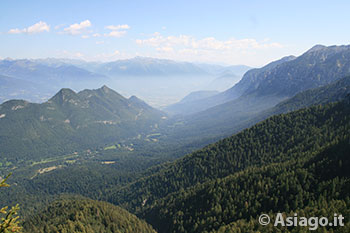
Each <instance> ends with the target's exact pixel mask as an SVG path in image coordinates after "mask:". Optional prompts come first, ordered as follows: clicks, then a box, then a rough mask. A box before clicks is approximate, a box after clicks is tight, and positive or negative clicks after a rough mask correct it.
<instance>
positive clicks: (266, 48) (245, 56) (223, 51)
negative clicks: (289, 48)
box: [135, 32, 284, 66]
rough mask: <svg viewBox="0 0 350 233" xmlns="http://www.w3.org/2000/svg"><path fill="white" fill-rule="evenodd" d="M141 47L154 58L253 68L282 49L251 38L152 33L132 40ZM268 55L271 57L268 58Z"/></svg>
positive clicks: (274, 43)
mask: <svg viewBox="0 0 350 233" xmlns="http://www.w3.org/2000/svg"><path fill="white" fill-rule="evenodd" d="M135 42H136V44H138V45H140V46H143V47H150V48H154V51H155V53H153V54H155V55H153V56H155V57H159V58H167V59H175V60H186V61H192V62H193V61H196V62H197V61H198V62H209V63H211V62H224V63H230V64H250V65H253V66H255V65H256V64H259V65H260V64H261V61H262V60H267V59H268V57H269V56H270V55H269V54H276V52H277V51H281V48H284V46H283V45H282V44H280V43H277V42H272V41H270V39H265V40H262V41H258V40H256V39H252V38H244V39H236V38H230V39H227V40H219V39H216V38H215V37H206V38H200V39H198V38H195V37H193V36H189V35H179V36H163V35H162V34H161V33H159V32H156V33H154V34H153V35H152V36H150V37H148V38H144V39H137V40H135ZM271 56H272V55H271ZM271 59H274V58H271Z"/></svg>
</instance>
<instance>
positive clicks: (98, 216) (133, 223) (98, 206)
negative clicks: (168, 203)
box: [23, 199, 155, 233]
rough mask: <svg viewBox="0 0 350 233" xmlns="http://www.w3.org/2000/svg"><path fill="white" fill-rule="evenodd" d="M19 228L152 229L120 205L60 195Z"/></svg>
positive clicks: (64, 231) (129, 232)
mask: <svg viewBox="0 0 350 233" xmlns="http://www.w3.org/2000/svg"><path fill="white" fill-rule="evenodd" d="M23 232H28V233H32V232H37V233H40V232H61V233H73V232H86V233H95V232H101V233H102V232H123V233H134V232H145V233H147V232H155V231H154V230H153V228H152V227H151V226H150V225H148V224H147V223H146V222H144V221H142V220H140V219H138V218H137V217H136V216H135V215H133V214H130V213H129V212H127V211H126V210H123V209H122V208H120V207H117V206H113V205H112V204H109V203H106V202H99V201H93V200H90V199H63V200H59V201H55V202H53V203H51V204H50V205H48V206H47V207H46V208H45V209H44V210H42V211H41V212H40V213H38V214H37V215H34V216H31V217H30V218H28V219H26V220H25V222H24V223H23Z"/></svg>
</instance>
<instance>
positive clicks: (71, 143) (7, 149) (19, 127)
mask: <svg viewBox="0 0 350 233" xmlns="http://www.w3.org/2000/svg"><path fill="white" fill-rule="evenodd" d="M0 116H1V118H0V138H1V141H0V153H1V154H5V155H6V157H8V158H9V159H21V160H23V159H29V158H30V159H34V158H36V157H38V156H39V157H45V156H47V157H50V156H52V155H54V154H64V153H71V152H73V151H74V150H83V149H89V148H93V147H98V146H102V145H105V144H106V143H111V142H116V141H117V140H123V139H127V138H130V137H135V136H137V135H138V134H140V133H145V132H150V131H152V127H153V126H154V124H157V123H159V122H160V121H161V119H162V117H163V116H165V114H164V113H162V112H160V111H159V110H156V109H154V108H152V107H150V106H148V105H147V104H146V103H144V102H143V101H141V100H139V99H138V98H137V97H131V98H129V99H126V98H124V97H123V96H121V95H120V94H118V93H117V92H115V91H113V90H112V89H110V88H108V87H107V86H103V87H101V88H99V89H96V90H84V91H81V92H78V93H76V92H74V91H72V90H71V89H68V88H64V89H61V90H60V91H59V92H58V93H57V94H56V95H55V96H53V97H52V98H51V99H50V100H48V101H47V102H45V103H42V104H33V103H29V102H27V101H23V100H11V101H7V102H5V103H3V104H1V105H0Z"/></svg>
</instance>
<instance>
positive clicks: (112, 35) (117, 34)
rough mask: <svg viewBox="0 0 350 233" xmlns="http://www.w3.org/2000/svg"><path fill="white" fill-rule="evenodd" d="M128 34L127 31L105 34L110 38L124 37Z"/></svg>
mask: <svg viewBox="0 0 350 233" xmlns="http://www.w3.org/2000/svg"><path fill="white" fill-rule="evenodd" d="M125 34H126V31H111V32H110V33H105V34H104V35H105V36H109V37H122V36H124V35H125Z"/></svg>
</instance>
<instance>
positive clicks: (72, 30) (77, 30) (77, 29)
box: [63, 20, 91, 35]
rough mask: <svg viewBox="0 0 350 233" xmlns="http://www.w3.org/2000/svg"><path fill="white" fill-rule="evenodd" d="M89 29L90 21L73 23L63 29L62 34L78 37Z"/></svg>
mask: <svg viewBox="0 0 350 233" xmlns="http://www.w3.org/2000/svg"><path fill="white" fill-rule="evenodd" d="M89 27H91V22H90V20H85V21H82V22H80V23H75V24H72V25H70V26H69V27H66V28H64V29H63V31H64V33H67V34H70V35H79V34H82V33H84V32H86V30H87V28H89Z"/></svg>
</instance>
